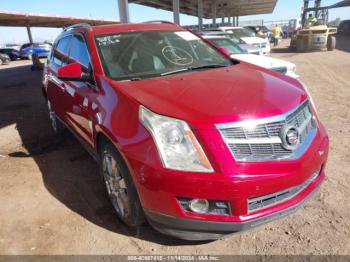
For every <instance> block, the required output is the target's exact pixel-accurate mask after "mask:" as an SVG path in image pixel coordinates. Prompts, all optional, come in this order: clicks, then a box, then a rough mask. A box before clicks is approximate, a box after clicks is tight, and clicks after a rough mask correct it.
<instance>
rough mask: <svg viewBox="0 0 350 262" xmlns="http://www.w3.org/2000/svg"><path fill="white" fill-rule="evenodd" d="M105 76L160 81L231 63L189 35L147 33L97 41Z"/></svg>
mask: <svg viewBox="0 0 350 262" xmlns="http://www.w3.org/2000/svg"><path fill="white" fill-rule="evenodd" d="M96 45H97V47H98V49H99V53H100V57H101V60H102V64H103V67H104V70H105V73H106V74H107V75H108V76H109V77H110V78H112V79H115V80H133V79H135V80H136V79H142V78H147V77H157V76H161V75H166V74H168V73H169V74H170V73H171V72H179V73H181V72H185V71H186V69H189V70H193V69H199V68H202V69H205V68H210V66H212V67H220V66H229V65H231V61H230V60H229V59H227V58H226V57H225V56H224V55H222V54H221V53H219V52H218V51H217V50H215V49H214V48H212V47H211V46H210V45H208V44H206V43H205V42H204V41H203V40H201V39H200V38H199V37H197V36H196V35H194V34H192V33H190V32H188V31H144V32H132V33H121V34H111V35H104V36H97V37H96Z"/></svg>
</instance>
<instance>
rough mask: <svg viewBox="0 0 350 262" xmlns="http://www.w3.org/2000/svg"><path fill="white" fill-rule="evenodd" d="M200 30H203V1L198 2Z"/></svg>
mask: <svg viewBox="0 0 350 262" xmlns="http://www.w3.org/2000/svg"><path fill="white" fill-rule="evenodd" d="M198 28H199V31H202V29H203V0H198Z"/></svg>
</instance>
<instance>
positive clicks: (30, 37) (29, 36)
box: [27, 25, 33, 44]
mask: <svg viewBox="0 0 350 262" xmlns="http://www.w3.org/2000/svg"><path fill="white" fill-rule="evenodd" d="M27 33H28V39H29V43H31V44H32V43H33V36H32V30H31V28H30V26H29V25H27Z"/></svg>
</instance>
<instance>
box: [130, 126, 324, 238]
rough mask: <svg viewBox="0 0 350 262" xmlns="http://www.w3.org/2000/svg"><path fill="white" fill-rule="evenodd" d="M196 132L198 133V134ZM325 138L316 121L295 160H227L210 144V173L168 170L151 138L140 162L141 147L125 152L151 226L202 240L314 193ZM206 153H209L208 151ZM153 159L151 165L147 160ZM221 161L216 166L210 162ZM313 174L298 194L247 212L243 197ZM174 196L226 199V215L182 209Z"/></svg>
mask: <svg viewBox="0 0 350 262" xmlns="http://www.w3.org/2000/svg"><path fill="white" fill-rule="evenodd" d="M205 132H210V133H209V134H207V133H200V135H201V137H203V138H205V140H207V141H220V139H219V135H220V134H218V133H217V132H211V131H210V130H209V131H207V130H206V131H205ZM198 134H199V133H198ZM209 135H210V137H211V139H209V137H205V136H209ZM328 143H329V140H328V136H327V133H326V131H325V129H324V128H323V126H322V125H321V124H320V126H319V129H318V132H317V134H316V137H315V138H314V140H313V142H312V144H311V145H310V146H309V148H308V150H307V151H306V152H305V153H304V154H303V156H302V157H301V158H299V159H296V160H288V161H267V162H256V163H254V162H252V163H240V162H235V161H232V156H231V155H230V153H229V152H227V153H226V154H222V151H223V150H227V149H226V147H224V146H221V144H220V145H212V148H213V149H215V151H216V154H214V155H217V156H220V162H219V161H212V163H213V164H214V168H215V170H221V172H220V173H219V172H218V173H213V174H196V173H186V172H178V171H172V170H168V169H164V168H162V167H159V165H158V163H157V161H158V160H157V159H156V158H153V156H156V154H157V149H156V148H155V147H154V146H153V144H152V140H151V138H150V140H149V142H147V143H145V144H147V149H148V151H147V152H148V154H147V157H148V159H147V161H148V163H149V164H147V165H145V164H144V162H141V161H140V160H139V159H140V156H143V157H144V155H141V153H142V152H144V150H135V148H133V150H132V151H130V152H132V153H134V154H137V155H134V156H133V155H132V154H131V153H129V154H128V161H127V162H128V165H129V167H130V170H131V171H132V173H133V177H134V181H135V182H136V187H137V190H138V193H139V197H140V201H141V204H142V207H143V209H144V210H145V213H146V216H147V218H148V220H149V222H150V224H151V225H152V226H153V227H154V228H155V229H157V230H158V231H160V232H163V233H165V234H168V235H172V236H175V237H178V238H182V239H189V240H206V239H217V238H222V237H223V236H225V235H228V234H231V233H234V232H237V231H242V230H247V229H250V228H253V227H255V226H258V225H261V224H263V223H267V222H269V221H272V220H275V219H278V218H280V217H283V216H285V215H288V214H290V213H292V212H294V211H296V210H297V209H298V208H299V207H301V206H302V205H303V204H304V203H305V202H306V201H307V199H308V198H309V197H310V196H311V195H312V194H313V192H315V191H316V189H317V188H318V187H319V185H320V184H321V183H322V181H323V180H324V178H325V173H324V166H325V163H326V161H327V156H328ZM208 152H210V151H208ZM151 161H153V162H154V164H152V163H151ZM217 163H220V164H221V166H219V167H218V166H215V164H217ZM320 167H321V171H320V173H319V175H318V176H317V178H316V179H315V180H313V182H312V183H310V184H308V186H307V187H306V188H304V189H303V190H302V191H299V192H298V194H297V195H293V197H291V198H289V199H285V200H283V201H280V202H276V203H274V204H273V205H270V206H266V207H263V208H260V209H259V210H249V206H248V200H249V199H252V198H259V197H261V196H266V195H269V194H272V193H276V192H280V191H283V190H286V189H289V188H292V187H295V186H298V185H301V184H303V183H304V182H305V181H306V180H307V179H308V178H310V176H312V174H313V173H314V172H315V171H316V170H319V169H320ZM178 198H188V199H194V198H199V199H207V200H209V201H226V202H227V203H229V206H230V214H229V215H218V214H197V213H194V212H189V211H187V210H184V209H183V207H182V206H181V205H180V204H179V201H178Z"/></svg>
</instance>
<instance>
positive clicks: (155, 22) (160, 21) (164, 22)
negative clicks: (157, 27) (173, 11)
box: [142, 20, 177, 25]
mask: <svg viewBox="0 0 350 262" xmlns="http://www.w3.org/2000/svg"><path fill="white" fill-rule="evenodd" d="M142 23H145V24H170V25H177V24H175V23H173V22H170V21H165V20H152V21H145V22H142Z"/></svg>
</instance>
